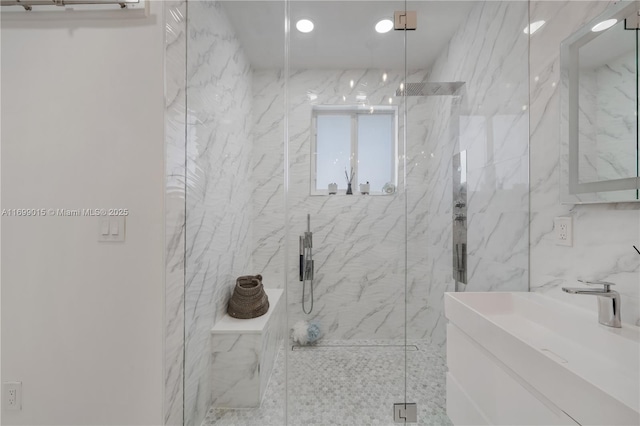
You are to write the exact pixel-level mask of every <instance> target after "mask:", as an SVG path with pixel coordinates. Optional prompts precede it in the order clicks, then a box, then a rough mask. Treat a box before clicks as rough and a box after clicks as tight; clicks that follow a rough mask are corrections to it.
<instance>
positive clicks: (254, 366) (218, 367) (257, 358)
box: [211, 288, 284, 408]
mask: <svg viewBox="0 0 640 426" xmlns="http://www.w3.org/2000/svg"><path fill="white" fill-rule="evenodd" d="M264 291H265V293H267V297H269V311H267V313H266V314H264V315H262V316H260V317H258V318H251V319H238V318H233V317H231V316H229V315H228V314H226V315H225V316H224V317H223V318H221V319H220V320H219V321H218V322H217V323H216V324H215V326H214V327H213V328H212V329H211V346H212V362H211V366H212V380H213V402H212V404H213V407H216V408H253V407H259V406H260V402H261V401H262V397H263V396H264V392H265V390H266V388H267V383H268V382H269V377H270V376H271V372H272V371H273V366H274V364H275V360H276V356H277V354H278V349H279V348H280V346H281V345H282V342H283V339H284V330H283V325H284V323H283V321H284V307H283V305H284V302H282V301H281V300H280V299H281V298H282V297H281V296H282V293H283V290H282V289H274V288H265V289H264Z"/></svg>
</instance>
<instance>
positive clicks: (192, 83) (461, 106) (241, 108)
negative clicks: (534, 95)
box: [165, 0, 529, 425]
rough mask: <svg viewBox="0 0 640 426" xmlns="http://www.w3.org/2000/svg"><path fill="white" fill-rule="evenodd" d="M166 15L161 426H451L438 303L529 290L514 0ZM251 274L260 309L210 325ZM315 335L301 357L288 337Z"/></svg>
mask: <svg viewBox="0 0 640 426" xmlns="http://www.w3.org/2000/svg"><path fill="white" fill-rule="evenodd" d="M412 12H415V14H413V13H412ZM165 15H166V16H165V18H166V20H167V55H166V61H167V141H168V142H167V176H168V178H167V185H168V189H169V190H168V200H167V212H168V213H167V218H168V222H170V226H168V229H167V246H168V248H169V250H168V255H167V265H168V269H167V280H168V289H169V290H168V291H169V293H168V297H167V312H168V327H167V342H168V344H167V356H168V357H170V358H169V359H171V360H172V365H174V364H175V363H177V364H178V365H180V364H182V365H183V368H182V369H181V370H180V371H177V370H170V371H168V372H167V383H168V387H169V388H170V389H172V391H171V392H170V395H168V397H167V403H166V407H167V410H166V413H165V414H166V419H167V423H170V424H179V423H182V422H184V424H185V425H200V424H202V423H203V421H204V422H205V424H216V425H222V424H236V425H238V424H247V425H253V424H255V425H282V424H290V425H297V424H318V425H321V424H323V425H326V424H336V425H337V424H350V425H353V424H371V423H381V424H390V423H393V421H394V415H396V416H401V417H406V418H407V419H408V420H407V421H409V420H411V416H412V415H413V412H414V411H413V409H414V407H413V406H412V405H410V404H412V403H415V404H417V406H416V407H415V408H416V409H415V415H416V421H417V423H419V424H435V425H445V424H448V419H447V417H446V413H445V394H446V372H445V344H446V342H445V331H446V321H445V319H444V312H443V309H444V306H443V296H444V292H446V291H455V290H456V288H459V289H462V288H465V291H527V290H528V221H529V212H528V133H529V131H528V82H529V76H528V35H526V34H525V33H524V32H523V29H524V28H525V27H526V25H527V23H528V5H527V3H526V2H508V1H503V2H492V1H473V2H446V1H440V2H438V1H406V2H398V1H294V0H288V1H214V0H206V1H187V2H167V4H166V13H165ZM414 17H415V20H414ZM303 19H306V20H309V21H311V22H312V23H313V30H311V31H309V32H303V31H301V30H299V29H298V28H297V23H298V22H299V21H300V20H303ZM385 19H388V20H390V21H391V24H390V26H391V28H389V31H386V32H384V31H383V30H384V28H383V27H384V26H385V25H389V24H388V23H384V22H383V23H380V24H379V25H377V24H378V23H379V22H380V21H383V20H385ZM414 22H415V29H411V28H413V24H414ZM394 26H395V27H396V29H393V28H392V27H394ZM376 28H377V29H378V30H380V31H377V30H376ZM301 29H302V30H306V29H305V28H304V27H302V28H301ZM307 29H308V28H307ZM461 152H466V154H465V158H466V168H465V169H464V171H462V170H453V164H454V162H453V159H454V157H455V156H457V155H458V154H460V153H461ZM454 176H455V182H456V184H457V185H459V184H460V183H463V184H464V185H465V186H466V200H465V203H464V204H465V205H464V211H465V213H464V215H465V218H464V221H461V220H458V222H463V223H462V226H463V227H464V229H465V231H466V242H465V250H464V257H465V259H464V265H465V279H466V286H458V287H456V280H455V278H456V277H458V278H459V277H460V275H459V271H456V270H454V268H452V261H451V260H452V258H454V243H453V234H454V232H453V231H454V222H456V214H458V215H459V214H461V213H460V206H458V207H456V206H457V205H456V203H459V202H460V200H457V199H454V197H453V195H452V194H453V191H452V188H453V186H454ZM349 181H351V182H350V183H351V188H352V194H347V184H348V182H349ZM333 184H336V185H335V187H334V186H333ZM361 184H362V185H364V186H362V187H361V186H360V185H361ZM334 188H335V189H334ZM361 188H362V189H363V190H362V191H361ZM332 192H335V194H330V193H332ZM308 215H309V217H310V227H309V228H308V222H307V220H308ZM460 225H461V223H456V226H460ZM308 230H309V232H311V233H312V234H313V238H312V253H313V280H312V285H313V292H311V291H310V288H309V286H310V285H311V282H310V280H309V281H306V287H305V291H304V294H303V282H304V281H301V280H300V276H301V275H300V267H301V263H300V253H301V251H300V250H301V240H300V236H304V235H305V231H308ZM249 274H261V275H262V276H263V283H264V286H265V287H266V288H267V289H271V290H273V292H272V293H269V294H270V302H271V304H272V308H273V312H272V313H271V314H270V316H269V317H268V318H266V319H264V320H263V321H262V323H260V324H258V322H255V323H244V324H252V325H247V326H246V328H245V329H243V327H244V325H243V326H238V327H239V329H242V330H240V331H238V330H239V329H234V330H232V331H230V330H222V331H221V326H220V324H221V323H223V322H224V316H225V313H226V304H227V302H228V300H229V297H230V295H231V291H232V289H233V286H234V284H235V280H236V278H237V277H238V276H242V275H249ZM280 290H281V291H280ZM311 297H313V300H311ZM303 298H304V309H303V303H302V302H303ZM311 302H313V308H312V309H311V310H310V307H311ZM306 312H309V313H306ZM256 324H258V325H256ZM309 327H313V330H312V331H313V333H311V332H310V334H309V336H312V335H313V336H312V337H316V335H315V333H316V332H317V331H318V330H319V332H320V336H319V339H318V340H317V341H316V342H314V343H313V344H312V345H300V344H299V343H298V341H297V340H295V339H292V337H291V336H292V335H291V330H292V329H295V330H297V331H300V330H303V331H304V330H310V328H309ZM212 329H213V330H214V331H213V333H212ZM234 333H235V334H234ZM221 366H223V367H221ZM256 395H257V400H256ZM256 401H257V403H256ZM394 404H400V405H399V406H396V407H395V408H394ZM405 404H409V405H405ZM398 409H399V410H400V411H398Z"/></svg>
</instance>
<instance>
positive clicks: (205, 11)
mask: <svg viewBox="0 0 640 426" xmlns="http://www.w3.org/2000/svg"><path fill="white" fill-rule="evenodd" d="M188 14H189V25H188V32H187V46H188V52H187V98H188V102H189V103H188V108H187V151H186V154H187V175H186V176H187V190H186V253H185V254H186V264H185V281H186V282H185V389H184V392H185V397H184V401H185V402H184V404H185V408H184V411H185V424H186V425H194V424H199V423H200V422H201V421H202V419H203V418H204V416H205V415H206V412H207V410H208V409H209V406H210V404H211V401H212V386H213V380H212V377H211V375H212V368H211V362H212V357H213V353H212V351H211V333H210V331H211V327H212V326H213V325H214V324H215V322H216V321H217V320H218V319H219V318H221V317H222V316H223V315H224V314H225V312H226V306H227V302H228V300H229V297H230V295H231V291H232V289H233V286H234V285H235V280H236V278H237V277H238V276H240V275H247V274H252V273H254V272H253V270H252V269H251V240H252V236H251V232H252V229H253V226H252V222H251V212H252V202H251V181H252V173H251V161H250V160H251V151H252V145H253V143H252V134H251V123H252V122H253V119H252V104H253V101H252V77H251V74H252V70H251V66H250V64H249V61H248V60H247V58H246V56H245V54H244V52H243V50H242V47H241V45H240V43H239V41H238V40H237V38H236V36H235V34H234V30H233V28H232V26H231V24H230V22H229V20H228V18H227V16H226V15H225V12H224V10H223V8H222V6H221V5H220V3H219V2H213V1H212V2H204V1H195V2H189V3H188Z"/></svg>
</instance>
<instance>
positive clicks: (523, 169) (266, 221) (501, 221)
mask: <svg viewBox="0 0 640 426" xmlns="http://www.w3.org/2000/svg"><path fill="white" fill-rule="evenodd" d="M527 15H528V9H527V5H526V4H525V3H519V2H489V3H479V4H478V5H477V6H476V7H475V8H474V10H473V11H472V13H471V14H470V18H469V19H470V21H469V22H470V24H469V25H467V26H465V29H464V30H463V31H462V30H461V31H459V32H458V33H456V35H455V36H454V38H453V39H452V41H451V42H450V44H449V46H448V47H447V49H445V51H444V52H443V53H442V55H441V56H440V58H439V59H438V60H437V62H436V64H435V65H434V67H433V69H432V70H431V71H430V73H427V72H426V71H422V72H415V73H412V74H411V75H410V76H409V77H408V78H407V81H409V82H421V81H427V80H429V81H464V82H466V85H465V88H464V91H463V94H462V96H460V97H452V96H440V97H410V98H408V100H407V105H406V108H407V113H408V121H407V126H408V136H407V137H408V139H407V147H408V148H407V181H406V185H405V182H404V181H403V179H402V176H404V171H403V168H402V166H401V167H400V170H399V176H401V180H400V182H399V187H398V192H397V193H396V194H394V195H393V196H377V197H376V196H361V195H358V194H356V195H353V196H343V195H337V196H333V197H330V196H329V197H328V196H310V195H309V179H310V176H309V173H310V171H309V164H310V161H311V159H310V145H309V143H310V142H309V135H310V131H311V128H310V124H311V122H310V118H311V111H312V106H313V105H316V104H319V105H326V104H338V105H340V104H350V103H351V104H353V103H354V97H355V95H356V94H359V93H360V94H362V93H366V95H367V99H369V102H370V103H371V104H372V105H379V104H388V99H389V97H390V96H391V97H392V98H393V99H392V100H393V102H394V104H396V105H398V104H399V103H400V99H396V98H394V91H395V89H396V88H397V87H398V86H399V84H400V82H401V78H402V73H401V72H400V71H395V72H394V71H387V75H388V79H387V80H386V82H383V81H382V79H381V76H382V74H383V71H382V70H335V71H329V70H294V71H292V73H291V76H290V79H289V86H288V88H289V93H290V99H289V102H290V115H289V133H290V141H289V153H288V156H289V164H290V166H289V209H288V214H289V229H290V231H291V232H290V236H289V241H288V244H289V247H291V248H292V249H290V250H289V256H290V257H291V259H289V262H288V265H289V270H288V274H289V275H288V276H289V283H288V284H289V290H288V291H289V294H288V300H289V317H288V320H289V325H292V324H294V323H295V322H296V321H297V320H299V319H302V318H305V319H307V320H315V321H318V322H319V323H320V325H321V327H322V329H323V330H324V333H325V339H364V338H367V339H393V338H403V337H404V322H405V320H404V301H405V283H404V279H405V277H404V270H405V259H406V262H407V266H406V267H407V270H408V276H407V291H408V293H407V294H406V296H407V299H408V300H409V301H410V303H409V306H408V312H407V314H408V318H409V321H408V324H407V331H408V336H409V337H410V338H420V339H423V338H431V339H432V340H433V341H434V342H435V343H437V344H440V345H442V344H444V335H445V333H444V318H443V312H442V310H443V306H442V298H443V294H444V291H447V290H452V289H453V281H452V278H451V263H452V244H451V214H452V182H451V167H452V166H451V159H452V156H453V154H454V153H455V152H458V151H459V150H465V149H466V150H467V151H468V152H469V170H468V173H469V175H468V180H469V185H470V190H469V206H470V209H469V267H470V269H469V275H470V278H469V279H470V284H469V287H468V290H476V291H479V290H523V291H526V290H527V284H528V239H527V238H528V232H527V223H528V197H527V192H528V185H527V183H528V180H527V164H528V145H527V142H528V115H527V112H526V105H527V103H528V89H527V87H528V86H527V78H528V74H527V73H528V65H527V44H528V40H527V37H526V36H525V35H524V34H523V33H522V29H523V28H524V26H525V25H526V23H527ZM496 17H498V18H499V19H496ZM470 29H471V30H470ZM479 34H482V35H483V37H479ZM416 49H417V50H418V48H416ZM514 52H516V53H515V54H514ZM413 54H419V50H418V51H417V52H414V53H413ZM351 81H354V82H355V84H354V86H353V87H351V86H350V82H351ZM283 88H284V79H283V76H282V73H281V72H280V71H262V70H261V71H256V72H255V73H254V91H255V92H254V93H255V98H254V110H255V118H256V121H255V124H254V134H255V140H256V144H255V148H254V160H253V164H254V177H255V182H256V188H255V192H254V197H253V198H254V201H255V205H254V206H255V208H254V211H255V213H254V224H255V230H254V239H255V243H254V246H255V249H254V252H253V261H254V265H255V267H256V270H260V271H263V272H262V273H263V274H265V275H266V276H281V273H282V272H281V270H282V269H281V268H282V265H281V264H280V263H279V262H273V259H274V258H277V257H278V255H279V254H280V250H281V249H282V246H283V241H284V240H283V238H284V232H282V230H283V228H282V223H281V221H279V220H278V218H282V217H283V216H284V208H285V207H284V202H283V199H282V198H281V197H280V196H279V192H278V191H279V186H278V185H280V183H281V182H282V181H283V169H284V168H283V161H284V154H283V142H282V134H283V127H282V126H283V124H282V122H281V120H282V116H281V115H280V114H279V111H277V108H276V111H272V110H271V106H272V105H284V99H283V98H282V96H283ZM343 96H344V97H345V98H346V100H345V98H343ZM523 106H524V109H523ZM400 108H401V112H402V108H403V106H400ZM399 133H400V134H401V135H402V133H403V132H402V129H400V132H399ZM402 146H403V141H402V140H400V148H401V149H400V150H399V158H400V159H402V158H403V154H404V153H403V150H402ZM402 163H403V161H400V164H401V165H402ZM263 188H272V190H271V191H264V190H263ZM276 188H278V189H276ZM405 189H406V191H405ZM405 197H406V201H407V212H408V219H407V220H408V222H407V224H406V226H407V229H408V233H407V238H408V239H407V241H408V242H407V247H406V249H407V254H406V255H405V245H404V240H405V221H404V214H405ZM307 213H310V214H311V227H312V231H313V232H314V259H315V262H316V276H315V280H314V284H315V285H314V299H315V302H314V312H313V313H312V314H311V315H309V316H306V315H305V314H303V313H302V309H301V298H302V284H301V283H300V282H299V281H298V279H297V255H298V253H297V247H298V235H300V234H301V233H302V232H304V230H305V228H306V215H307ZM307 298H308V289H307ZM307 303H308V301H307Z"/></svg>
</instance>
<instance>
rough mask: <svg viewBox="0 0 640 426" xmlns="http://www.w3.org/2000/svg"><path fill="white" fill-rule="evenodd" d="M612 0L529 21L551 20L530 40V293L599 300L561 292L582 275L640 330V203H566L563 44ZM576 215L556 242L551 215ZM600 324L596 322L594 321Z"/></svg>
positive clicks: (538, 4)
mask: <svg viewBox="0 0 640 426" xmlns="http://www.w3.org/2000/svg"><path fill="white" fill-rule="evenodd" d="M610 4H612V2H610V1H595V2H582V1H537V0H535V1H532V2H531V3H530V16H531V21H532V22H533V21H537V20H539V19H544V20H546V21H547V23H546V24H545V26H544V27H542V29H541V30H540V31H539V32H538V33H536V34H534V35H533V36H532V37H531V45H530V46H531V76H530V77H531V109H530V113H531V127H530V131H531V136H530V138H531V139H530V157H531V159H530V161H531V163H530V170H531V177H530V200H531V223H530V234H531V237H530V241H531V242H530V262H531V263H530V264H531V290H532V291H538V292H543V293H546V294H548V295H551V296H553V297H558V298H560V299H562V300H564V301H566V302H569V303H574V304H577V305H581V306H583V307H585V308H586V309H589V310H590V311H591V312H593V314H594V317H595V316H596V315H597V303H596V301H595V300H593V298H590V297H580V296H575V295H570V294H566V293H563V292H562V291H561V287H562V286H567V285H568V286H580V285H581V284H580V283H578V282H577V281H576V280H577V279H578V278H584V279H592V280H596V279H597V280H604V281H611V282H614V283H616V284H617V286H616V288H615V290H617V291H619V292H620V293H621V295H622V307H621V314H622V320H623V321H624V322H628V323H631V324H636V325H640V297H639V289H638V283H639V282H640V256H638V254H637V253H636V252H635V250H634V249H633V247H632V246H633V245H634V244H635V245H636V246H638V244H639V243H640V204H639V203H617V204H615V203H608V204H599V205H575V206H574V205H563V204H560V201H559V199H560V183H559V175H560V173H559V161H558V160H559V154H560V146H559V139H558V138H559V134H560V127H559V126H560V123H559V117H560V112H559V99H560V91H559V87H560V84H559V48H558V46H559V43H560V42H561V41H562V40H564V39H565V38H567V37H568V36H569V35H571V34H572V33H573V32H574V31H576V30H577V29H578V28H580V27H581V26H582V25H584V24H585V23H587V22H589V21H590V20H591V19H593V18H595V17H596V16H597V15H598V14H600V13H601V12H602V11H603V10H604V9H605V8H606V7H607V6H608V5H610ZM556 216H572V217H573V246H572V247H565V246H558V245H556V244H555V241H554V237H553V235H554V234H553V218H554V217H556ZM594 320H595V318H594Z"/></svg>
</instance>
